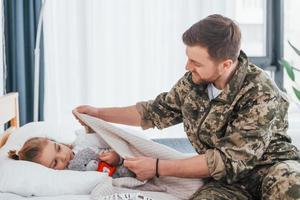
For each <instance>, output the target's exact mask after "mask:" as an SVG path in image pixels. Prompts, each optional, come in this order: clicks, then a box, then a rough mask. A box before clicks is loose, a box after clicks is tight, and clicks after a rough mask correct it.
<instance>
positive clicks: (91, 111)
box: [72, 105, 98, 132]
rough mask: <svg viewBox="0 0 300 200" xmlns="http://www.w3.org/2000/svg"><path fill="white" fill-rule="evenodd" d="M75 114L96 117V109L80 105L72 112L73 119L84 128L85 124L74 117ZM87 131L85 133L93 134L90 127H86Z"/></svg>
mask: <svg viewBox="0 0 300 200" xmlns="http://www.w3.org/2000/svg"><path fill="white" fill-rule="evenodd" d="M75 112H79V113H82V114H87V115H90V116H93V117H98V109H97V108H96V107H92V106H88V105H82V106H78V107H77V108H75V109H74V110H72V113H73V115H74V117H75V118H76V119H77V120H78V121H79V123H80V124H81V125H82V126H85V127H87V126H86V124H85V123H83V122H82V121H81V120H80V119H79V118H78V117H77V116H76V115H75ZM87 128H88V130H87V132H95V131H93V129H91V128H90V127H87Z"/></svg>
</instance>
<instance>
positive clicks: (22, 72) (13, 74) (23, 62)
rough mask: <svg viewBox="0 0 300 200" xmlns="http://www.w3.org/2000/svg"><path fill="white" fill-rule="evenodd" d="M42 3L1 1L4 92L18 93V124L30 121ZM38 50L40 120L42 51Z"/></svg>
mask: <svg viewBox="0 0 300 200" xmlns="http://www.w3.org/2000/svg"><path fill="white" fill-rule="evenodd" d="M41 6H42V0H4V35H5V57H6V77H7V78H6V80H5V83H6V85H5V92H6V93H9V92H18V93H19V105H20V106H19V111H20V124H21V125H23V124H26V123H28V122H31V121H33V108H34V105H33V99H34V48H35V38H36V31H37V25H38V19H39V13H40V10H41ZM41 39H42V41H41V47H40V80H39V88H40V91H39V120H43V103H44V51H43V36H42V38H41Z"/></svg>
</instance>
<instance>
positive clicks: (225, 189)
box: [190, 181, 252, 200]
mask: <svg viewBox="0 0 300 200" xmlns="http://www.w3.org/2000/svg"><path fill="white" fill-rule="evenodd" d="M212 199H213V200H250V199H252V198H251V196H250V194H248V192H246V191H245V190H244V189H242V188H241V187H240V186H238V185H228V184H225V183H221V182H217V181H212V182H209V183H207V184H205V185H204V186H203V187H202V188H200V189H199V190H198V191H197V192H195V193H194V194H193V196H192V197H191V198H190V200H212Z"/></svg>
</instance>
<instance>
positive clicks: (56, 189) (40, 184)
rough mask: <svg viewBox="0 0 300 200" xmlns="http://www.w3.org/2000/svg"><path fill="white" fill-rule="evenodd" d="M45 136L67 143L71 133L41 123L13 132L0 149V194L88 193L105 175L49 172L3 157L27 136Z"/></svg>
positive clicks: (28, 125) (32, 164) (70, 139)
mask: <svg viewBox="0 0 300 200" xmlns="http://www.w3.org/2000/svg"><path fill="white" fill-rule="evenodd" d="M36 136H41V137H45V136H46V137H48V138H52V139H54V140H56V141H58V142H64V143H71V142H72V141H73V140H74V138H75V134H74V132H72V133H68V130H64V129H63V127H58V126H56V125H53V124H48V123H45V122H34V123H29V124H26V125H25V126H23V127H21V128H19V129H17V130H16V131H14V132H13V133H12V134H11V136H10V137H9V139H8V141H7V143H6V144H5V145H4V146H3V147H2V148H1V149H0V191H1V192H11V193H16V194H19V195H22V196H32V195H34V196H53V195H66V194H89V193H90V192H91V190H92V189H93V188H94V187H95V186H96V185H97V184H98V183H100V182H101V181H103V179H105V178H106V177H107V178H108V176H107V174H104V173H99V172H95V171H89V172H80V171H70V170H53V169H50V168H47V167H44V166H42V165H39V164H36V163H33V162H27V161H16V160H12V159H9V158H8V157H7V152H8V151H9V150H12V149H16V150H18V149H20V148H21V147H22V146H23V144H24V142H25V141H27V139H29V138H31V137H36Z"/></svg>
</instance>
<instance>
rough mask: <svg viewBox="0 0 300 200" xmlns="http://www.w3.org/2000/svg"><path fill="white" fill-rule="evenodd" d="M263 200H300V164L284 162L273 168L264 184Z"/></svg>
mask: <svg viewBox="0 0 300 200" xmlns="http://www.w3.org/2000/svg"><path fill="white" fill-rule="evenodd" d="M262 199H264V200H267V199H268V200H269V199H300V163H299V162H297V161H284V162H280V163H278V164H276V165H274V166H272V167H271V168H270V170H269V172H268V174H267V175H266V176H265V178H264V179H263V182H262Z"/></svg>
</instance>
